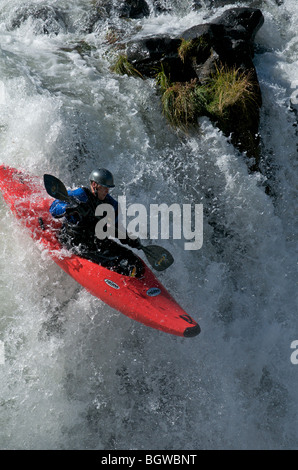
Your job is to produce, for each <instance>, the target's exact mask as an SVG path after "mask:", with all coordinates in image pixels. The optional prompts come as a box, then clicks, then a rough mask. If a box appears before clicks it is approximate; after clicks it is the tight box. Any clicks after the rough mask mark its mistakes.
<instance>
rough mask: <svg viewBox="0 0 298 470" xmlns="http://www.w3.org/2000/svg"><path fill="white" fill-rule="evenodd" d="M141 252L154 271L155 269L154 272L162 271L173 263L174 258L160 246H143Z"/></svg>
mask: <svg viewBox="0 0 298 470" xmlns="http://www.w3.org/2000/svg"><path fill="white" fill-rule="evenodd" d="M142 250H143V252H144V253H145V255H146V257H147V259H148V261H149V263H150V264H151V266H152V267H153V268H154V269H156V271H164V270H165V269H167V268H169V267H170V266H171V264H173V263H174V258H173V256H172V255H171V253H170V252H169V251H168V250H166V249H165V248H162V247H161V246H157V245H149V246H143V247H142Z"/></svg>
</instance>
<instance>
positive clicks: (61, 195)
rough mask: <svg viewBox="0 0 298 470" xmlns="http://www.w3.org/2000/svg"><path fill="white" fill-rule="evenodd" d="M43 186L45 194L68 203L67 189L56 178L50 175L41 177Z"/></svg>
mask: <svg viewBox="0 0 298 470" xmlns="http://www.w3.org/2000/svg"><path fill="white" fill-rule="evenodd" d="M43 180H44V186H45V188H46V191H47V193H48V194H49V195H50V196H52V197H53V198H55V199H60V200H61V201H69V195H68V193H67V189H66V187H65V186H64V184H63V183H62V181H60V180H59V179H58V178H56V177H55V176H52V175H43Z"/></svg>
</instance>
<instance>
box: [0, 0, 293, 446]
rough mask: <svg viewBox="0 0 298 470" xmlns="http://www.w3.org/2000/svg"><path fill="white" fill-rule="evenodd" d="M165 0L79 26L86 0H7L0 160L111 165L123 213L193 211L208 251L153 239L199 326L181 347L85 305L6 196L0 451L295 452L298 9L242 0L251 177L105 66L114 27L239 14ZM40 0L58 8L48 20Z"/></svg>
mask: <svg viewBox="0 0 298 470" xmlns="http://www.w3.org/2000/svg"><path fill="white" fill-rule="evenodd" d="M165 3H167V4H169V3H171V4H172V6H173V8H172V10H171V12H170V13H169V14H159V15H157V14H155V13H154V11H153V3H152V2H148V4H149V5H150V9H151V10H150V11H151V14H150V16H149V17H148V18H145V19H141V20H140V19H138V20H132V21H127V20H120V19H119V18H116V17H115V18H112V19H110V20H106V21H104V22H102V23H98V24H97V25H96V26H95V27H94V28H93V31H92V32H90V31H91V29H90V28H88V24H89V23H90V15H89V16H88V11H89V9H90V7H91V4H92V2H91V1H89V0H88V1H87V0H60V1H59V2H58V1H55V0H46V1H39V0H30V1H28V2H27V1H22V0H0V111H1V112H0V149H1V157H0V159H1V163H6V164H8V165H11V166H14V167H17V168H23V169H26V170H28V171H29V172H31V173H32V174H35V175H40V176H41V175H42V174H43V173H46V172H48V173H52V174H55V175H56V176H58V177H60V178H61V179H62V180H63V181H64V182H65V183H66V184H67V185H69V186H73V185H74V186H75V185H79V184H86V180H87V176H88V174H89V172H90V170H91V169H92V168H93V167H94V166H103V167H108V168H109V169H110V170H111V171H112V172H113V173H114V175H115V179H116V188H115V190H114V192H113V195H114V196H115V197H117V196H118V195H125V196H126V197H127V201H128V202H129V203H135V202H139V203H142V204H145V205H146V206H149V204H150V203H161V202H165V203H168V204H170V203H172V202H176V203H179V204H182V203H186V204H187V203H197V204H203V205H204V243H203V247H202V249H200V250H198V251H196V252H194V251H185V250H184V249H183V243H182V240H168V241H167V240H165V241H162V243H164V246H165V247H166V248H167V249H169V250H170V251H172V252H173V254H174V255H175V264H174V265H173V266H172V267H171V268H170V269H168V270H167V271H166V272H164V273H161V274H159V278H160V280H161V281H162V282H163V284H164V285H165V286H166V287H167V288H168V289H169V291H170V292H172V293H173V295H174V296H175V297H176V299H177V300H178V301H179V303H180V304H181V305H182V306H183V307H184V308H185V309H186V310H187V311H188V312H189V314H190V315H192V316H193V317H194V318H195V319H196V320H197V321H198V322H199V323H200V325H201V328H202V332H201V334H200V335H199V336H198V337H196V338H192V339H182V338H177V337H174V336H171V335H167V334H165V333H161V332H158V331H156V330H152V329H150V328H147V327H145V326H143V325H141V324H139V323H136V322H134V321H132V320H130V319H129V318H126V317H125V316H124V315H122V314H120V313H117V312H116V311H114V310H113V309H111V308H109V307H108V306H106V305H105V304H103V303H102V302H101V301H100V300H98V299H96V298H94V297H92V296H91V295H89V294H88V293H87V292H86V291H85V290H84V289H82V288H81V287H80V286H79V285H78V284H77V283H75V281H73V280H72V279H71V278H70V277H68V276H67V275H66V274H65V273H64V272H63V271H62V270H60V268H59V267H58V266H56V265H55V263H53V262H52V261H51V260H50V259H49V258H48V256H47V254H46V253H43V252H42V251H41V250H40V249H39V247H38V246H37V245H36V244H35V243H34V242H33V241H32V240H31V238H30V237H29V236H28V235H27V234H26V232H25V231H24V230H23V229H22V228H21V227H20V226H19V225H18V223H17V222H16V220H15V219H14V218H13V216H12V215H11V214H10V212H9V210H8V209H7V206H6V204H5V203H4V201H3V199H2V198H0V213H1V229H0V237H1V242H0V253H1V257H0V268H1V269H0V300H1V310H0V312H1V315H0V341H1V345H2V346H4V349H5V363H4V364H0V383H1V387H0V423H1V427H0V448H2V449H157V450H158V449H167V450H171V449H172V450H173V449H177V450H178V449H182V450H189V449H252V448H256V449H270V448H271V449H286V448H292V449H294V448H295V449H297V448H298V421H297V418H298V416H297V402H298V397H297V390H298V380H297V377H298V366H297V365H295V364H293V363H292V362H291V360H290V358H291V354H292V352H293V350H292V349H291V343H292V341H294V340H297V339H298V317H297V297H296V291H297V286H296V281H297V271H296V259H295V247H296V244H297V228H295V223H297V222H296V221H297V213H295V208H296V207H297V200H296V197H297V171H296V170H297V166H296V165H297V163H296V162H297V117H296V115H295V112H294V111H293V109H291V106H290V104H291V97H292V103H293V104H295V101H296V100H295V96H297V94H296V95H295V90H297V88H298V81H297V77H298V65H297V63H298V36H297V23H298V8H297V7H298V5H297V0H284V1H281V2H277V1H275V0H264V1H258V2H256V1H246V2H244V3H241V2H239V3H236V5H238V6H255V5H256V4H257V6H261V9H262V12H263V14H264V17H265V24H264V26H263V27H262V28H261V30H260V31H259V33H258V34H257V36H256V56H255V59H254V62H255V65H256V69H257V73H258V77H259V80H260V85H261V89H262V94H263V107H262V111H261V127H260V132H261V136H262V169H263V171H262V173H257V174H249V172H248V171H247V166H246V162H245V158H244V156H243V155H239V153H238V152H237V151H235V149H234V148H233V147H232V146H231V145H230V144H229V143H228V142H227V139H226V138H224V137H223V136H222V134H221V133H220V132H218V130H217V129H216V128H214V127H213V125H212V124H211V123H210V122H209V121H208V120H207V119H202V120H201V123H200V125H201V130H200V133H199V134H197V135H188V136H181V135H177V134H176V133H175V132H174V131H173V130H171V129H170V128H169V127H168V125H167V124H166V123H165V121H164V118H163V117H162V115H161V110H160V102H159V97H158V94H157V92H156V87H155V83H154V81H153V80H147V81H142V80H138V79H135V78H128V77H127V76H124V77H119V76H116V75H115V74H113V73H112V72H111V71H110V64H111V62H112V60H113V53H112V52H111V48H110V45H109V43H108V42H107V37H108V36H107V33H108V32H109V31H110V30H111V28H112V26H113V27H116V28H117V29H118V30H122V34H125V35H131V36H132V37H133V36H139V37H140V36H145V35H150V34H156V33H170V34H173V35H177V34H179V32H181V31H183V30H185V29H187V28H189V27H191V26H193V25H195V24H199V23H202V22H206V21H208V19H210V18H213V17H215V16H218V15H219V14H220V13H222V12H223V11H224V10H225V9H226V8H229V7H233V6H235V2H231V3H229V2H226V5H225V6H222V7H218V8H214V7H212V2H210V1H206V2H202V3H203V4H205V6H204V7H202V8H201V9H197V10H196V11H195V10H193V9H192V8H191V4H192V2H191V1H186V0H184V1H183V0H180V1H178V0H177V1H175V2H174V1H173V2H165ZM38 5H39V6H40V5H46V6H48V7H53V8H56V9H58V10H59V11H62V12H63V15H61V16H59V17H55V16H53V15H52V19H51V21H50V20H49V19H48V20H47V22H46V25H45V20H42V19H40V18H37V17H36V15H34V8H36V7H37V6H38ZM25 7H26V8H25ZM88 18H89V19H88ZM45 27H46V28H47V31H48V32H49V33H50V34H44V31H45ZM82 41H84V42H85V43H88V44H89V45H91V46H92V48H91V50H90V48H89V49H86V48H85V52H82V50H81V51H79V52H81V53H79V52H78V49H76V46H77V45H78V44H81V45H82V44H83V45H84V42H82ZM265 184H267V185H268V184H269V185H270V188H271V195H270V196H268V195H267V194H266V191H265ZM2 362H3V361H2Z"/></svg>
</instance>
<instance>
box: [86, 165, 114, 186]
mask: <svg viewBox="0 0 298 470" xmlns="http://www.w3.org/2000/svg"><path fill="white" fill-rule="evenodd" d="M89 180H90V181H95V183H97V184H100V185H101V186H105V187H106V188H114V187H115V185H114V178H113V175H112V173H111V172H110V171H109V170H106V169H105V168H99V169H98V170H93V171H92V172H91V173H90V176H89Z"/></svg>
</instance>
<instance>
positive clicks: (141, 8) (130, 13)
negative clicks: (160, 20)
mask: <svg viewBox="0 0 298 470" xmlns="http://www.w3.org/2000/svg"><path fill="white" fill-rule="evenodd" d="M118 3H119V6H117V8H118V9H119V10H118V11H119V15H120V17H122V18H143V17H146V16H149V14H150V10H149V7H148V4H147V2H146V1H145V0H123V1H119V2H118Z"/></svg>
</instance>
